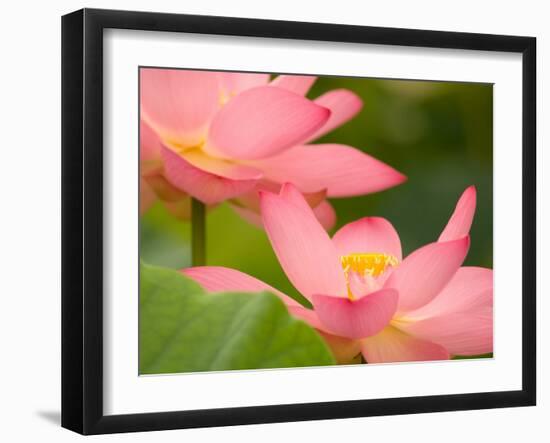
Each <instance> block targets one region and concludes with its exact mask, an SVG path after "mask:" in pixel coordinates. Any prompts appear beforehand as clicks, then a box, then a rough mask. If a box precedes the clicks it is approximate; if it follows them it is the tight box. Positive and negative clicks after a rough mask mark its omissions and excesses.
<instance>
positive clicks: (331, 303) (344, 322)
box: [312, 289, 398, 338]
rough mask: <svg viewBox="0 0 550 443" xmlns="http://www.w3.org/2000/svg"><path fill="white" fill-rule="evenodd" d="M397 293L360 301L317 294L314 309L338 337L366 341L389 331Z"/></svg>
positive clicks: (390, 291) (378, 294) (385, 292)
mask: <svg viewBox="0 0 550 443" xmlns="http://www.w3.org/2000/svg"><path fill="white" fill-rule="evenodd" d="M397 299H398V293H397V291H396V290H394V289H381V290H379V291H376V292H372V293H371V294H368V295H366V296H364V297H362V298H360V299H358V300H353V301H352V300H350V299H348V298H341V297H333V296H330V295H320V294H315V295H314V296H313V300H312V303H313V306H314V308H315V312H316V313H317V316H318V317H319V319H320V320H321V323H322V324H323V325H324V326H325V328H326V329H327V330H329V331H331V332H332V333H333V334H335V335H339V336H342V337H348V338H364V337H370V336H371V335H374V334H377V333H378V332H380V331H381V330H382V329H384V327H386V326H387V325H388V324H389V322H390V320H391V319H392V317H393V314H394V313H395V311H396V309H397Z"/></svg>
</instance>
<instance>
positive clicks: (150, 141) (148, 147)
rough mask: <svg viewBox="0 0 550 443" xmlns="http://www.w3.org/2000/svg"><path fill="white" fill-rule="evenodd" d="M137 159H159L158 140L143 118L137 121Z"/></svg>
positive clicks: (148, 160)
mask: <svg viewBox="0 0 550 443" xmlns="http://www.w3.org/2000/svg"><path fill="white" fill-rule="evenodd" d="M139 160H140V161H141V162H150V161H158V160H160V140H159V138H158V136H157V134H156V133H155V131H153V130H152V129H151V127H150V126H149V125H148V124H147V123H145V121H144V120H143V119H141V120H140V121H139Z"/></svg>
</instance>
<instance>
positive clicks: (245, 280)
mask: <svg viewBox="0 0 550 443" xmlns="http://www.w3.org/2000/svg"><path fill="white" fill-rule="evenodd" d="M180 272H182V273H183V274H185V275H187V276H188V277H190V278H192V279H193V280H195V281H196V282H197V283H199V284H200V285H201V286H202V287H203V288H204V289H206V290H207V291H209V292H224V291H243V292H260V291H269V292H272V293H273V294H275V295H277V296H278V297H279V298H280V299H281V300H282V301H283V302H284V303H285V305H288V306H301V305H300V304H299V303H298V302H297V301H295V300H294V299H292V298H291V297H289V296H288V295H285V294H283V293H282V292H281V291H279V290H277V289H275V288H274V287H272V286H270V285H268V284H267V283H264V282H263V281H261V280H258V279H257V278H254V277H252V276H251V275H248V274H245V273H244V272H241V271H237V270H236V269H231V268H225V267H223V266H196V267H193V268H185V269H182V270H181V271H180Z"/></svg>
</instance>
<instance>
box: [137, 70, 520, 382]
mask: <svg viewBox="0 0 550 443" xmlns="http://www.w3.org/2000/svg"><path fill="white" fill-rule="evenodd" d="M138 76H139V93H138V96H139V113H138V114H139V124H138V127H139V146H136V149H139V177H135V180H136V183H138V182H139V214H137V213H136V214H135V216H136V218H137V217H139V257H136V261H138V260H139V266H140V270H139V294H138V293H136V294H135V297H139V352H138V354H139V374H140V375H162V374H178V373H194V372H209V371H231V370H241V371H242V370H263V369H282V368H300V367H321V366H333V365H365V364H367V365H373V364H398V363H399V364H407V363H410V362H428V361H448V363H445V364H451V365H452V364H463V365H468V364H472V363H471V362H464V361H463V362H460V363H459V362H457V361H456V360H464V359H481V358H483V359H487V358H493V297H494V294H493V84H492V83H475V82H456V81H427V80H423V79H385V78H365V77H343V76H326V75H318V76H315V75H311V74H307V75H305V74H302V73H286V72H285V73H266V72H235V71H213V70H197V69H190V68H186V67H176V66H168V67H167V66H139V67H138ZM136 241H137V239H136ZM520 265H521V263H520V262H518V266H520ZM497 296H498V294H497Z"/></svg>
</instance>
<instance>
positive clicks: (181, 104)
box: [140, 68, 220, 147]
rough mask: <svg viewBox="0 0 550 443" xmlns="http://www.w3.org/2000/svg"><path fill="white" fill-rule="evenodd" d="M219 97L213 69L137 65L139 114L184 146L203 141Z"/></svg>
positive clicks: (194, 144) (159, 131)
mask: <svg viewBox="0 0 550 443" xmlns="http://www.w3.org/2000/svg"><path fill="white" fill-rule="evenodd" d="M219 101H220V97H219V90H218V73H216V72H207V71H190V70H182V69H156V68H142V69H140V105H141V115H142V118H143V119H144V120H145V121H146V122H147V123H148V124H149V125H150V126H151V128H153V129H154V130H155V131H156V132H157V133H158V134H159V135H160V136H161V138H162V139H164V140H170V141H171V142H175V143H178V144H179V145H181V146H184V147H188V146H196V145H198V144H200V143H201V142H203V141H204V138H205V135H206V130H207V128H208V123H209V122H210V120H211V118H212V117H213V116H214V114H215V112H216V111H217V110H218V109H219V106H220V103H219Z"/></svg>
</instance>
